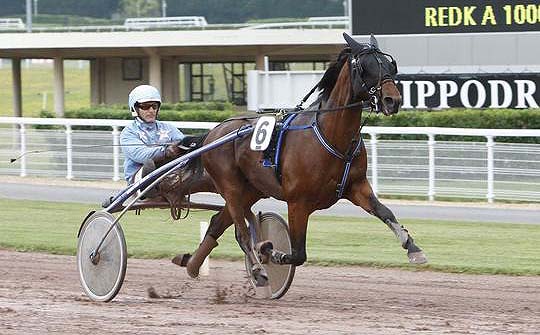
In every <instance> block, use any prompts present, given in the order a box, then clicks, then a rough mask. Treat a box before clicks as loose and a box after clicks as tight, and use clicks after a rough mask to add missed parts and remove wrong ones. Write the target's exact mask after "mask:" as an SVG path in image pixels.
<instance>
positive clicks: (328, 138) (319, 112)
mask: <svg viewBox="0 0 540 335" xmlns="http://www.w3.org/2000/svg"><path fill="white" fill-rule="evenodd" d="M344 38H345V40H346V42H347V44H348V45H347V46H346V47H345V48H344V49H343V50H342V51H341V53H340V54H339V56H338V57H337V59H336V61H335V62H333V63H332V64H331V65H330V66H329V68H328V69H327V70H326V72H325V73H324V75H323V77H322V79H321V80H320V82H319V83H318V84H317V88H318V89H319V95H318V99H317V101H316V103H314V104H313V105H312V106H310V107H309V108H308V109H306V110H302V111H300V112H298V113H297V114H296V115H295V117H294V120H292V121H291V123H290V126H291V129H293V128H295V129H296V130H288V131H287V132H286V133H285V135H284V136H283V142H282V146H281V149H280V150H281V153H280V156H279V165H280V170H279V172H280V176H281V178H280V179H279V178H277V177H276V174H275V173H274V170H273V169H272V168H269V167H264V166H263V165H262V164H261V161H262V160H263V154H262V152H260V151H252V150H250V145H249V138H240V139H237V140H234V141H233V142H230V143H227V144H225V145H223V146H220V147H218V148H216V149H214V150H211V151H209V152H207V153H204V154H203V155H202V156H201V157H200V161H201V163H202V165H203V166H204V170H205V175H207V179H206V182H205V181H204V180H200V184H205V183H206V190H212V191H215V192H217V193H219V194H221V196H222V197H223V199H224V200H225V206H224V208H223V209H222V210H221V211H220V212H218V213H217V214H215V215H214V216H213V217H212V219H211V221H210V226H209V228H208V231H207V232H206V236H205V238H204V239H203V241H202V242H201V244H200V245H199V247H198V249H197V250H196V251H195V252H194V254H193V256H191V258H190V259H189V261H187V271H188V274H189V275H190V276H192V277H196V276H197V275H198V273H199V267H200V265H201V263H202V260H204V258H205V257H206V256H207V255H208V254H210V252H211V251H212V249H213V248H215V247H216V246H217V245H218V243H217V240H218V238H219V237H220V236H221V235H222V234H223V232H224V231H225V230H226V229H227V228H228V227H229V226H231V225H232V224H234V226H235V237H236V240H237V242H238V244H239V245H240V247H241V249H242V250H243V251H244V253H245V254H246V255H247V257H249V258H250V260H251V261H252V262H251V264H255V265H257V264H258V263H259V262H258V261H257V260H256V259H255V258H256V256H255V253H254V252H253V251H254V248H255V246H253V245H251V244H252V243H251V239H250V233H249V229H248V227H247V225H246V221H245V220H246V219H247V220H248V222H253V220H255V215H254V214H253V212H252V210H251V207H252V206H253V205H254V204H255V203H256V202H257V201H258V200H259V199H261V198H268V197H272V198H275V199H279V200H283V201H285V202H287V206H288V223H289V232H290V237H291V244H292V253H291V254H284V253H281V254H279V253H277V254H276V255H273V256H272V260H273V261H274V262H277V263H282V264H293V265H295V266H298V265H302V264H303V263H304V262H305V261H306V259H307V255H306V231H307V226H308V218H309V216H310V214H311V213H313V212H314V211H315V210H320V209H325V208H328V207H330V206H332V205H333V204H335V203H336V202H337V201H338V200H339V199H340V198H345V199H348V200H350V201H351V202H352V203H353V204H355V205H357V206H360V207H362V208H363V209H364V210H366V211H367V212H368V213H370V214H372V215H374V216H376V217H377V218H379V219H380V220H381V221H382V222H384V223H385V224H386V225H387V226H388V227H389V228H390V229H391V230H392V232H393V233H394V234H395V235H396V237H397V238H398V240H399V242H400V243H401V246H402V247H403V248H404V249H406V250H407V254H408V258H409V261H410V262H411V263H414V264H421V263H425V262H427V258H426V256H425V255H424V253H423V251H422V250H421V249H420V248H419V247H418V246H417V245H416V244H415V242H414V240H413V238H412V236H411V235H410V234H409V233H408V231H407V230H406V229H405V228H404V227H403V226H401V225H400V224H399V223H398V221H397V220H396V218H395V216H394V214H393V213H392V211H391V210H389V209H388V208H387V207H386V206H385V205H383V204H382V203H381V202H380V201H379V200H378V199H377V197H376V195H375V194H374V193H373V190H372V188H371V186H370V184H369V181H368V179H367V177H366V171H367V156H366V148H365V146H364V142H363V141H362V139H361V134H360V130H361V127H362V125H363V123H362V103H363V102H367V103H368V104H369V103H371V104H374V105H375V107H377V108H378V109H379V110H380V111H382V112H383V113H384V114H385V115H391V114H395V113H397V112H398V110H399V107H400V104H401V95H400V93H399V91H398V89H397V87H396V84H395V82H394V78H395V75H396V73H397V64H396V62H395V61H394V59H393V58H392V56H390V55H388V54H386V53H383V52H382V51H381V50H379V48H378V44H377V40H376V39H375V38H374V37H373V36H372V37H371V40H370V43H359V42H357V41H355V40H354V39H353V38H351V37H350V36H348V35H347V34H345V33H344ZM253 123H254V120H253V118H237V119H231V120H228V121H225V122H223V123H221V124H220V125H218V126H217V127H215V128H214V129H212V130H211V131H210V132H209V133H208V134H207V136H206V138H205V140H204V144H207V143H210V142H212V141H214V140H216V139H218V138H220V137H222V136H223V135H225V134H228V133H229V132H231V131H234V130H235V129H239V128H240V127H242V126H245V125H246V124H253ZM306 125H307V126H306ZM347 158H349V163H350V164H347ZM347 165H349V166H347ZM345 170H349V171H348V176H346V177H345V178H344V174H345V172H347V171H345ZM344 171H345V172H344ZM209 181H210V182H211V184H212V185H209V184H208V183H209ZM336 189H337V190H338V191H336ZM274 256H275V257H274ZM173 262H174V260H173ZM259 264H260V263H259ZM184 265H185V264H184ZM253 275H254V278H255V279H256V280H258V279H259V278H257V277H258V276H264V275H265V273H264V270H263V269H261V268H259V269H254V271H253Z"/></svg>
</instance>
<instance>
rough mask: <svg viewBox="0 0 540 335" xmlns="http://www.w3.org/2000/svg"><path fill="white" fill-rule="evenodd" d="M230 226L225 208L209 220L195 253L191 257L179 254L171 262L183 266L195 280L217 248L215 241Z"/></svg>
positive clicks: (230, 222) (229, 217)
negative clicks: (205, 261) (207, 258)
mask: <svg viewBox="0 0 540 335" xmlns="http://www.w3.org/2000/svg"><path fill="white" fill-rule="evenodd" d="M231 224H232V219H231V216H230V215H229V212H228V211H227V208H223V209H222V210H221V211H220V212H218V213H217V214H214V215H213V216H212V218H211V219H210V226H209V227H208V230H207V231H206V234H205V236H204V239H203V240H202V242H201V244H199V247H198V248H197V249H196V250H195V252H193V255H190V254H179V255H177V256H175V257H174V258H173V259H172V262H173V263H174V264H176V265H179V266H185V267H186V270H187V273H188V274H189V276H190V277H192V278H196V277H197V276H198V275H199V269H200V267H201V265H202V263H203V262H204V260H205V258H206V257H207V256H208V255H209V254H210V252H212V250H213V249H214V248H215V247H217V246H218V243H217V239H218V238H219V237H221V235H223V232H224V231H225V229H227V227H229V226H230V225H231Z"/></svg>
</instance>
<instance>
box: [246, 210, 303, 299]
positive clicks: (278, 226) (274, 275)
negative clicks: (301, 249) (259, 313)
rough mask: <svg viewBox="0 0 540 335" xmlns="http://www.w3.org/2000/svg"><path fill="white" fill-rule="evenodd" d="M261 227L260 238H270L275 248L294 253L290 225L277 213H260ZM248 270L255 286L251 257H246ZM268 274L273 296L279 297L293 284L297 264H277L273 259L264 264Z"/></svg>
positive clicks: (274, 297)
mask: <svg viewBox="0 0 540 335" xmlns="http://www.w3.org/2000/svg"><path fill="white" fill-rule="evenodd" d="M258 224H259V227H258V229H257V230H258V231H259V232H260V235H261V236H259V237H258V238H259V239H260V240H261V241H264V240H270V241H272V244H273V245H274V250H277V251H281V252H284V253H286V254H291V253H292V245H291V238H290V236H289V227H288V225H287V222H285V220H284V219H283V218H282V217H281V216H280V215H278V214H276V213H263V214H261V215H259V222H258ZM245 264H246V271H247V273H248V276H249V278H250V282H251V285H253V287H255V282H254V280H253V276H252V274H251V269H252V267H253V264H252V263H251V261H250V259H249V257H247V256H246V257H245ZM263 267H264V268H265V270H266V272H267V274H268V281H269V282H270V289H271V291H272V295H271V298H272V299H279V298H281V297H282V296H283V295H285V293H287V290H288V289H289V287H290V286H291V283H292V280H293V278H294V270H295V268H296V267H295V266H294V265H290V264H275V263H272V262H271V261H268V263H266V264H263Z"/></svg>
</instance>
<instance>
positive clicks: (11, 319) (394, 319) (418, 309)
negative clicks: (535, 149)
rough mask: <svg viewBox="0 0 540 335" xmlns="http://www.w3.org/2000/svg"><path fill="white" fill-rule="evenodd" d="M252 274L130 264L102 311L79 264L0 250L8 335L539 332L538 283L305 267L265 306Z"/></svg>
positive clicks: (1, 304) (0, 301) (1, 315)
mask: <svg viewBox="0 0 540 335" xmlns="http://www.w3.org/2000/svg"><path fill="white" fill-rule="evenodd" d="M244 274H245V272H244V270H243V265H242V264H241V263H239V262H237V263H232V262H223V261H215V260H212V262H211V274H210V277H208V278H203V279H200V280H192V279H189V278H188V276H187V274H186V273H185V271H184V270H183V269H180V268H178V267H176V266H175V265H173V264H171V263H169V261H168V260H138V259H129V260H128V269H127V275H126V280H125V282H124V286H123V287H122V290H121V291H120V293H119V295H118V296H117V297H116V298H115V300H113V301H112V302H110V303H94V302H91V301H90V300H89V299H88V298H87V297H86V296H85V295H84V294H83V293H82V289H81V288H80V286H79V280H78V274H77V269H76V265H75V258H74V257H67V256H54V255H46V254H36V253H18V252H12V251H6V250H0V334H43V333H55V334H58V333H67V334H89V333H93V334H106V333H113V334H216V333H219V334H405V333H422V334H503V333H504V334H511V333H515V334H539V333H540V277H507V276H471V275H456V274H443V273H433V272H409V271H399V270H386V269H371V268H362V267H341V268H327V267H315V266H304V267H300V268H298V269H297V274H296V277H295V280H294V282H293V285H292V287H291V289H290V290H289V292H288V293H287V294H286V295H285V297H283V298H282V299H280V300H277V301H276V300H273V301H266V300H258V299H255V298H252V297H251V295H252V294H253V292H252V290H251V289H250V288H249V285H248V284H247V280H246V279H245V277H244ZM152 288H153V290H152ZM149 290H150V291H153V293H154V294H149ZM150 295H153V296H156V295H157V296H159V297H158V298H151V297H150Z"/></svg>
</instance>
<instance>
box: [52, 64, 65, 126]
mask: <svg viewBox="0 0 540 335" xmlns="http://www.w3.org/2000/svg"><path fill="white" fill-rule="evenodd" d="M54 112H55V114H56V117H64V59H63V58H62V57H55V58H54Z"/></svg>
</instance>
